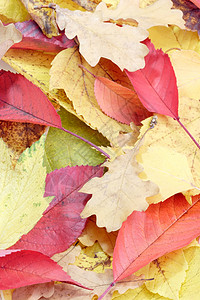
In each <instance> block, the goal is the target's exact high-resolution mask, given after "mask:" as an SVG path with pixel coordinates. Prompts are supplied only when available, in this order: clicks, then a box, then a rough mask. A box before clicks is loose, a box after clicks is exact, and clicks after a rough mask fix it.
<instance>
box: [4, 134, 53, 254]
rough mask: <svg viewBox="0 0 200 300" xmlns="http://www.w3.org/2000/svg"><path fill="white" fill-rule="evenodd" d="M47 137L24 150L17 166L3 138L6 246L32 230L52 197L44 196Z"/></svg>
mask: <svg viewBox="0 0 200 300" xmlns="http://www.w3.org/2000/svg"><path fill="white" fill-rule="evenodd" d="M44 142H45V137H44V136H42V138H41V139H40V140H39V141H38V142H36V143H35V144H33V145H32V146H31V147H30V148H28V149H27V150H25V151H24V152H23V153H22V155H21V156H20V159H19V160H18V162H17V164H16V167H15V169H13V167H12V151H11V150H9V149H8V148H7V146H6V145H5V143H4V142H3V141H2V140H0V145H1V146H0V147H1V154H2V155H1V162H0V168H1V185H0V190H1V202H0V203H1V204H0V215H1V218H0V219H1V238H0V244H1V246H0V248H1V249H5V248H8V247H10V246H11V245H13V244H14V243H16V241H17V240H18V239H19V238H20V237H21V236H22V234H26V233H27V232H28V231H30V230H31V229H32V228H33V226H34V225H35V223H36V222H37V221H38V220H39V219H40V218H41V216H42V213H43V212H44V210H45V209H46V208H47V206H48V204H49V201H50V200H51V198H44V197H43V194H44V185H45V177H46V172H45V168H44V167H43V166H42V162H43V155H44Z"/></svg>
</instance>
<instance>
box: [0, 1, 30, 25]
mask: <svg viewBox="0 0 200 300" xmlns="http://www.w3.org/2000/svg"><path fill="white" fill-rule="evenodd" d="M0 15H2V16H1V17H0V18H1V20H2V22H5V23H6V22H23V21H27V20H29V19H30V18H31V16H30V15H29V14H28V12H27V10H26V9H25V7H24V5H23V4H22V3H21V1H20V0H6V1H5V0H0ZM2 17H3V18H2Z"/></svg>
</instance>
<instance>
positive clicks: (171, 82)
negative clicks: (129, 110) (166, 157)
mask: <svg viewBox="0 0 200 300" xmlns="http://www.w3.org/2000/svg"><path fill="white" fill-rule="evenodd" d="M145 43H146V45H147V46H148V48H149V54H148V55H147V56H146V57H145V67H144V69H141V70H138V71H136V72H129V71H126V74H127V76H128V77H129V79H130V81H131V83H132V85H133V87H134V89H135V91H136V92H137V94H138V97H139V99H140V101H141V102H142V104H143V105H144V107H146V108H147V109H148V110H149V111H151V112H157V113H159V114H163V115H167V116H170V117H172V118H175V119H178V118H179V117H178V88H177V85H176V77H175V73H174V70H173V68H172V65H171V63H170V59H169V56H168V55H167V54H165V53H163V52H162V50H155V48H154V46H153V44H152V43H151V42H150V40H146V41H145ZM144 85H145V88H144Z"/></svg>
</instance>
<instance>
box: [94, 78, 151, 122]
mask: <svg viewBox="0 0 200 300" xmlns="http://www.w3.org/2000/svg"><path fill="white" fill-rule="evenodd" d="M94 91H95V96H96V99H97V101H98V104H99V106H100V107H101V109H102V111H103V112H104V113H105V114H107V115H108V116H109V117H111V118H113V119H115V120H117V121H119V122H121V123H125V124H130V122H134V123H135V124H136V125H141V123H140V122H141V121H142V120H144V119H146V118H147V117H149V116H151V115H152V113H150V112H149V111H148V110H147V109H146V108H145V107H144V106H143V105H142V103H141V102H140V100H139V99H138V96H137V94H136V93H135V92H134V91H133V90H130V89H128V88H126V87H124V86H122V85H120V84H118V83H116V82H113V81H111V80H109V79H107V78H104V77H96V80H95V84H94Z"/></svg>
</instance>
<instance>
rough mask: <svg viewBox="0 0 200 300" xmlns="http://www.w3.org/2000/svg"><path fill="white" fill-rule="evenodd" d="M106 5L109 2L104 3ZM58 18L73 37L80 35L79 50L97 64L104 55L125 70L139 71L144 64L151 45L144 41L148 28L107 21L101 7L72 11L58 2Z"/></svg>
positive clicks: (59, 24) (66, 32) (58, 21)
mask: <svg viewBox="0 0 200 300" xmlns="http://www.w3.org/2000/svg"><path fill="white" fill-rule="evenodd" d="M103 4H104V5H105V3H103ZM56 13H57V14H56V21H57V24H58V26H59V28H60V29H61V30H63V29H65V34H66V36H67V37H68V38H69V39H73V38H74V37H75V36H77V37H78V40H79V43H80V47H79V51H80V53H81V54H82V55H83V57H84V58H85V60H86V61H87V62H88V63H89V64H90V65H91V66H93V67H94V66H95V65H96V64H97V63H98V62H99V60H100V58H101V57H104V58H107V59H110V60H112V61H113V62H114V63H115V64H117V65H118V66H119V67H120V69H121V70H123V69H124V68H126V69H128V70H130V71H135V70H138V69H140V68H143V67H144V59H143V58H144V56H145V55H147V53H148V49H147V48H146V46H145V45H143V44H141V43H140V41H143V40H144V39H146V38H147V36H148V32H147V31H146V30H144V29H143V28H140V27H134V28H133V27H131V26H123V27H118V26H116V25H115V24H111V23H104V22H103V21H104V18H103V16H102V15H101V14H100V11H97V12H96V13H95V12H94V13H90V12H81V11H70V10H68V9H61V8H60V7H59V6H58V5H57V6H56Z"/></svg>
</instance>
